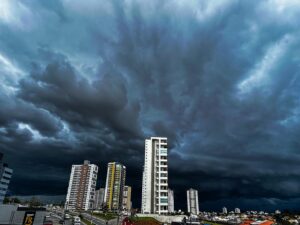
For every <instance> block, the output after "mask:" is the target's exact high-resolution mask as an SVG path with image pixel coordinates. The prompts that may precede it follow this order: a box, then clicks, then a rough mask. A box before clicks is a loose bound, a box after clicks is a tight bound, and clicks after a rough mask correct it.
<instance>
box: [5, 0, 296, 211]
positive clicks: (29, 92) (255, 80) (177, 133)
mask: <svg viewBox="0 0 300 225" xmlns="http://www.w3.org/2000/svg"><path fill="white" fill-rule="evenodd" d="M0 4H1V3H0ZM20 4H21V5H20ZM3 7H6V10H7V14H6V16H5V17H3V16H0V66H1V67H0V72H1V73H2V74H3V76H2V77H1V80H0V81H1V86H0V93H1V95H0V101H1V108H0V134H1V135H0V141H1V142H0V146H1V150H2V151H3V152H4V153H5V154H6V155H7V158H8V159H9V162H10V164H11V165H12V167H13V168H15V175H14V180H13V182H12V186H11V189H12V192H13V193H14V194H16V195H30V194H44V195H55V194H58V195H61V194H65V192H66V186H67V179H68V176H69V170H70V166H71V164H73V163H80V162H81V161H82V160H84V159H91V160H92V162H94V163H97V164H99V165H100V173H101V174H100V180H101V182H100V183H101V184H100V185H101V186H104V183H103V182H104V180H105V179H104V178H105V165H106V163H107V162H108V161H121V162H123V163H124V164H125V165H126V166H127V168H128V184H132V185H133V188H134V190H135V191H134V204H135V206H136V207H139V204H140V194H141V193H140V190H141V175H142V164H143V148H144V146H143V145H144V144H143V141H144V140H143V139H144V138H146V137H148V136H150V135H155V136H159V135H163V136H167V137H168V138H169V142H170V143H169V146H170V157H169V158H170V186H171V188H173V189H174V190H175V201H176V207H178V208H179V207H180V208H184V207H185V190H186V189H187V188H189V187H194V188H198V189H199V194H200V200H201V202H204V203H203V208H214V207H221V206H223V204H225V203H226V204H228V205H229V206H233V205H234V204H235V202H241V204H242V205H243V207H245V208H246V207H247V205H248V206H250V207H255V205H257V204H258V203H259V202H263V204H265V205H266V207H267V208H270V209H273V208H276V207H285V208H286V207H291V208H295V204H296V203H295V202H297V201H298V200H297V199H298V198H297V197H299V194H300V181H299V179H298V171H299V162H300V156H299V148H300V142H299V140H298V139H299V136H300V128H299V127H300V126H299V125H300V124H299V123H300V121H299V114H300V98H299V91H298V90H299V88H300V79H299V57H298V56H299V49H300V46H299V44H300V41H299V38H298V36H299V32H298V27H299V22H298V21H299V17H300V14H299V13H300V5H299V4H298V3H297V1H292V0H291V1H280V0H274V1H260V2H254V1H204V0H202V1H188V2H182V1H164V2H160V1H152V2H143V1H117V0H116V1H111V2H104V1H103V2H98V1H91V2H90V3H84V4H83V3H82V2H81V1H68V0H65V1H51V3H40V2H39V1H32V2H26V3H24V2H23V3H19V4H17V3H16V1H10V2H7V3H6V1H5V3H4V4H3ZM12 15H18V16H17V17H14V16H12ZM24 18H26V19H24ZM25 21H26V22H25ZM44 174H48V176H45V175H44ZM24 179H28V180H31V181H32V186H31V187H28V188H23V187H22V188H20V187H21V186H22V185H21V184H22V182H24ZM39 181H40V182H42V184H41V183H39ZM47 181H49V182H51V183H53V182H54V183H55V187H54V186H53V188H51V187H50V186H47V185H44V184H45V182H47ZM32 190H35V191H34V192H35V193H32ZM293 198H295V200H292V199H293ZM230 199H232V202H231V203H230ZM236 199H238V200H236ZM289 201H290V202H291V204H290V205H289V204H288V202H289ZM268 205H269V206H270V207H268ZM241 207H242V206H241Z"/></svg>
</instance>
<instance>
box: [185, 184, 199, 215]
mask: <svg viewBox="0 0 300 225" xmlns="http://www.w3.org/2000/svg"><path fill="white" fill-rule="evenodd" d="M186 194H187V209H188V212H189V213H191V214H193V215H198V214H199V201H198V191H197V190H195V189H192V188H191V189H189V190H187V192H186Z"/></svg>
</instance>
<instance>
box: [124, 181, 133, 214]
mask: <svg viewBox="0 0 300 225" xmlns="http://www.w3.org/2000/svg"><path fill="white" fill-rule="evenodd" d="M123 210H124V211H127V212H130V211H131V187H130V186H125V187H124V191H123Z"/></svg>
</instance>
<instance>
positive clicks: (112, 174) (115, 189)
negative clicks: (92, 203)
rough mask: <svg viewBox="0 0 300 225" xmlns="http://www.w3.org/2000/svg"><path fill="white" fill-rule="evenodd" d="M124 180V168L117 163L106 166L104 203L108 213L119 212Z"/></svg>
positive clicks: (121, 203)
mask: <svg viewBox="0 0 300 225" xmlns="http://www.w3.org/2000/svg"><path fill="white" fill-rule="evenodd" d="M125 179H126V167H125V166H124V165H122V164H121V163H118V162H110V163H108V166H107V176H106V186H105V194H104V201H105V204H106V206H107V209H108V210H110V211H119V210H121V209H122V205H123V191H124V186H125Z"/></svg>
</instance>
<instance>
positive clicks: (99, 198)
mask: <svg viewBox="0 0 300 225" xmlns="http://www.w3.org/2000/svg"><path fill="white" fill-rule="evenodd" d="M104 194H105V188H100V189H99V190H97V191H96V192H95V204H94V209H102V208H103V206H104Z"/></svg>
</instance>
